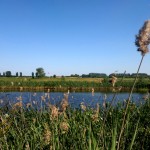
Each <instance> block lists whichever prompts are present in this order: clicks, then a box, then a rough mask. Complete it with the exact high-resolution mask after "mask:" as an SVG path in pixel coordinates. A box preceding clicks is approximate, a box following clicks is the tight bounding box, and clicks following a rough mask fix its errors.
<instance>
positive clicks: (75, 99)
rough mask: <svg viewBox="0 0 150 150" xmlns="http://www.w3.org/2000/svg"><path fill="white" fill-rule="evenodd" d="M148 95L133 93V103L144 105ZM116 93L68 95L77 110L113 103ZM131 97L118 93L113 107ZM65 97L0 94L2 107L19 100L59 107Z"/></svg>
mask: <svg viewBox="0 0 150 150" xmlns="http://www.w3.org/2000/svg"><path fill="white" fill-rule="evenodd" d="M67 94H68V93H67ZM145 95H146V94H143V93H133V95H132V99H131V100H132V101H133V102H135V103H136V104H137V105H139V104H141V103H144V101H145V100H144V99H143V97H144V96H145ZM113 96H114V93H101V92H95V93H91V92H77V93H75V92H73V93H69V94H68V101H69V104H70V106H71V107H73V108H77V107H79V106H80V104H81V102H83V103H84V104H85V105H86V106H90V107H94V106H96V104H97V103H99V104H103V102H104V99H106V102H111V100H112V99H113ZM128 96H129V93H118V94H117V95H116V96H115V99H114V102H113V105H116V104H117V103H118V102H121V103H123V102H124V100H126V99H127V98H128ZM63 97H64V93H63V92H50V93H44V92H36V93H34V92H0V106H1V107H3V106H5V105H13V104H15V103H17V102H18V101H19V100H22V102H23V105H24V106H26V104H27V103H32V106H33V105H36V106H38V107H40V106H41V105H42V106H44V105H46V104H47V103H51V104H55V105H59V104H60V102H61V101H62V99H63Z"/></svg>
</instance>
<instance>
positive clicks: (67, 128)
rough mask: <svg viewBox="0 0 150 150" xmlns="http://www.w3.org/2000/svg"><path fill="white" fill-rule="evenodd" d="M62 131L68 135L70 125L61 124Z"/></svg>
mask: <svg viewBox="0 0 150 150" xmlns="http://www.w3.org/2000/svg"><path fill="white" fill-rule="evenodd" d="M60 129H61V131H62V133H63V134H64V133H66V132H67V131H68V130H69V124H68V123H67V122H61V123H60Z"/></svg>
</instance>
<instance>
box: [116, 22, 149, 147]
mask: <svg viewBox="0 0 150 150" xmlns="http://www.w3.org/2000/svg"><path fill="white" fill-rule="evenodd" d="M149 44H150V20H147V21H145V23H144V25H143V27H142V28H141V29H140V30H139V34H138V35H136V41H135V45H136V46H137V47H138V49H137V50H138V51H140V52H141V54H142V58H141V61H140V64H139V67H138V70H137V73H136V77H135V80H134V82H133V85H132V89H131V92H130V94H129V98H128V100H127V103H126V106H125V112H124V116H123V121H122V126H121V131H120V134H119V139H118V145H117V150H119V149H120V143H121V137H122V134H123V132H124V128H125V124H126V120H127V111H128V107H129V103H130V100H131V97H132V93H133V90H134V87H135V84H136V81H137V78H138V74H139V71H140V68H141V65H142V62H143V59H144V56H145V54H146V53H148V52H149V48H148V46H149Z"/></svg>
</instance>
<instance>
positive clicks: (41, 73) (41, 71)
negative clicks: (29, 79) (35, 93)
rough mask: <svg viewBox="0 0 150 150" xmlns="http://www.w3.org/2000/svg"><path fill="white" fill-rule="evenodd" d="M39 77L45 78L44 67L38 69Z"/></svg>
mask: <svg viewBox="0 0 150 150" xmlns="http://www.w3.org/2000/svg"><path fill="white" fill-rule="evenodd" d="M36 73H37V77H39V78H41V77H44V76H45V72H44V69H43V68H42V67H40V68H37V69H36Z"/></svg>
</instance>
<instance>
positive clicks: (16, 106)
mask: <svg viewBox="0 0 150 150" xmlns="http://www.w3.org/2000/svg"><path fill="white" fill-rule="evenodd" d="M22 106H23V104H22V101H20V102H17V103H15V104H14V105H13V108H22Z"/></svg>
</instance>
